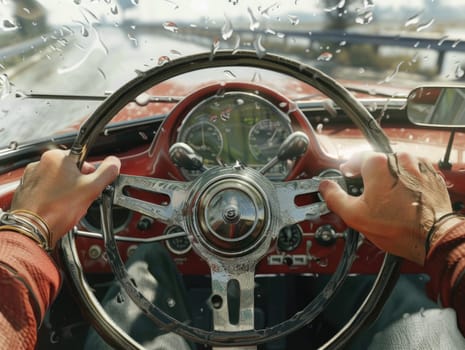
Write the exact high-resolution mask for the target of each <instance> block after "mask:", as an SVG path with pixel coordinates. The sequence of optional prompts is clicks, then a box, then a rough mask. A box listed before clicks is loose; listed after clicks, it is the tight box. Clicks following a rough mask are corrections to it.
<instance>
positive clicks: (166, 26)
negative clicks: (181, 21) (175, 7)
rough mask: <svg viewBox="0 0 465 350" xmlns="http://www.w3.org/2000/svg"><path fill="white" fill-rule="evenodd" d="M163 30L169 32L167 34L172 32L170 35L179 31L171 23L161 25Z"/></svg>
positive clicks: (174, 24)
mask: <svg viewBox="0 0 465 350" xmlns="http://www.w3.org/2000/svg"><path fill="white" fill-rule="evenodd" d="M163 28H164V29H165V30H167V31H169V32H172V33H177V32H178V30H179V28H178V26H177V25H176V23H174V22H171V21H167V22H165V23H163Z"/></svg>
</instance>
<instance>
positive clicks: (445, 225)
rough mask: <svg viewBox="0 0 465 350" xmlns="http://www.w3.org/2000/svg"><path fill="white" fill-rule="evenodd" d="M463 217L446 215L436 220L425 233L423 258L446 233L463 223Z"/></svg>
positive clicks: (454, 214) (455, 214)
mask: <svg viewBox="0 0 465 350" xmlns="http://www.w3.org/2000/svg"><path fill="white" fill-rule="evenodd" d="M464 220H465V217H464V216H462V215H460V214H458V213H454V212H452V213H448V214H445V215H443V216H441V217H440V218H439V219H437V220H436V221H435V222H434V223H433V225H432V226H431V228H430V230H429V231H428V233H427V236H426V241H425V257H426V256H428V253H429V251H430V250H431V248H432V247H433V246H434V245H435V243H437V242H438V241H439V240H440V239H441V238H442V237H443V236H444V235H445V234H447V232H448V231H449V230H450V229H452V228H453V227H454V226H456V225H457V224H459V223H461V222H463V221H464Z"/></svg>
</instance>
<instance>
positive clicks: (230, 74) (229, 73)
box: [224, 69, 236, 79]
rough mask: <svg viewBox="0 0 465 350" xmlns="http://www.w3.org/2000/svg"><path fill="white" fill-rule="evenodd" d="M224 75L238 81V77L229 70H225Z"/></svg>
mask: <svg viewBox="0 0 465 350" xmlns="http://www.w3.org/2000/svg"><path fill="white" fill-rule="evenodd" d="M224 75H225V76H226V77H227V78H228V79H236V75H235V74H234V73H233V72H231V71H230V70H229V69H227V70H225V71H224Z"/></svg>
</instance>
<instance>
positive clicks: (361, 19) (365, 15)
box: [355, 11, 373, 24]
mask: <svg viewBox="0 0 465 350" xmlns="http://www.w3.org/2000/svg"><path fill="white" fill-rule="evenodd" d="M372 21H373V12H371V11H364V12H362V13H360V14H359V15H358V16H357V17H356V18H355V23H358V24H369V23H371V22H372Z"/></svg>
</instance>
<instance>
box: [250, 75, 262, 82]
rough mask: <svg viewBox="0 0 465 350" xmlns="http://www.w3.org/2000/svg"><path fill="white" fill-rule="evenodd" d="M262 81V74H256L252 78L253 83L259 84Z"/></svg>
mask: <svg viewBox="0 0 465 350" xmlns="http://www.w3.org/2000/svg"><path fill="white" fill-rule="evenodd" d="M261 81H262V76H261V75H260V72H255V73H254V74H253V76H252V82H254V83H259V82H261Z"/></svg>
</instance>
